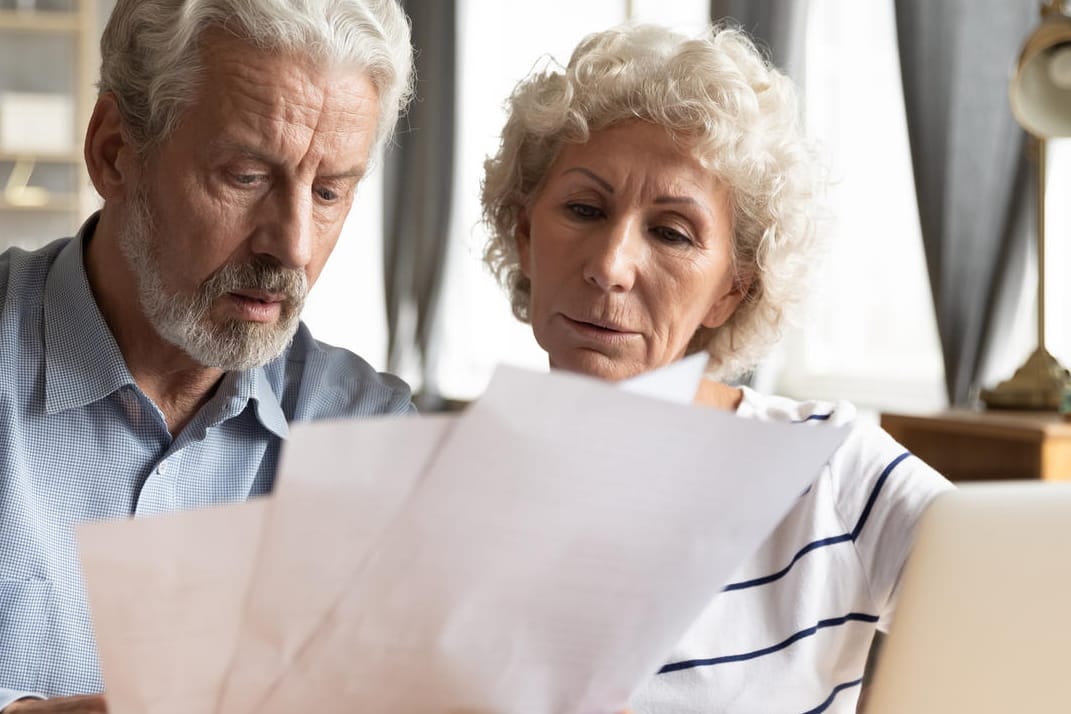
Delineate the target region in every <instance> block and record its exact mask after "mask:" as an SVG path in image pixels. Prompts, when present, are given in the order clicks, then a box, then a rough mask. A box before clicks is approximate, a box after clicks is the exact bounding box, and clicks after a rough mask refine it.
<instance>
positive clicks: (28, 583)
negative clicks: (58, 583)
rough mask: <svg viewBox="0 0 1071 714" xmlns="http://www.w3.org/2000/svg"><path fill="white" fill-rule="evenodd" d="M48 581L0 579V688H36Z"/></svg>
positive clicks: (45, 636)
mask: <svg viewBox="0 0 1071 714" xmlns="http://www.w3.org/2000/svg"><path fill="white" fill-rule="evenodd" d="M51 599H52V586H51V584H50V583H49V582H48V581H47V580H18V579H11V578H0V687H2V688H5V689H16V690H27V691H33V690H36V689H37V687H38V681H39V676H40V672H41V664H42V661H43V659H44V655H45V653H44V649H45V643H46V642H47V641H48V632H49V625H50V610H51V608H50V603H51Z"/></svg>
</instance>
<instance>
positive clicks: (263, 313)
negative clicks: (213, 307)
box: [227, 290, 286, 322]
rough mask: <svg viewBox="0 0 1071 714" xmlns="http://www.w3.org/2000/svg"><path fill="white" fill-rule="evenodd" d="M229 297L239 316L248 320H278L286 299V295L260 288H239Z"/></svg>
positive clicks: (229, 294) (228, 295)
mask: <svg viewBox="0 0 1071 714" xmlns="http://www.w3.org/2000/svg"><path fill="white" fill-rule="evenodd" d="M227 297H229V298H230V300H229V302H230V305H231V307H232V309H233V310H234V311H235V312H236V313H237V315H238V318H239V319H240V320H245V321H247V322H277V321H278V320H279V316H280V314H281V313H282V309H283V304H284V303H285V301H286V296H285V295H279V294H276V293H267V292H263V291H259V290H239V291H237V292H232V293H228V294H227Z"/></svg>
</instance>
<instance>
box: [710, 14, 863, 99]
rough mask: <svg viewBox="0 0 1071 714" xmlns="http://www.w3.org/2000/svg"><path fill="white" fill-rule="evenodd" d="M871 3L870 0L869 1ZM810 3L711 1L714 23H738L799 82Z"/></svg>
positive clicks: (774, 61)
mask: <svg viewBox="0 0 1071 714" xmlns="http://www.w3.org/2000/svg"><path fill="white" fill-rule="evenodd" d="M868 1H869V0H868ZM806 10H807V0H711V2H710V17H711V19H713V20H714V22H719V21H721V20H724V19H731V20H733V21H735V23H736V24H737V25H739V26H740V27H741V28H743V29H744V30H747V31H748V33H750V34H751V36H752V37H753V38H754V39H755V41H756V42H757V43H758V44H759V46H760V47H763V48H765V49H768V50H769V53H770V59H771V60H773V63H774V64H775V65H777V66H778V67H780V68H781V69H783V70H785V72H786V73H788V75H789V76H791V77H792V78H793V79H794V80H796V82H797V83H799V82H802V81H803V45H804V33H805V30H806Z"/></svg>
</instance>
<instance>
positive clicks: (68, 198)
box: [0, 192, 79, 213]
mask: <svg viewBox="0 0 1071 714" xmlns="http://www.w3.org/2000/svg"><path fill="white" fill-rule="evenodd" d="M0 210H3V211H19V212H25V213H74V212H76V211H78V210H79V205H78V196H76V195H74V194H70V193H57V194H52V196H51V197H50V198H49V199H48V201H47V202H45V203H43V204H41V205H24V204H21V203H11V202H10V201H8V200H7V199H6V198H4V195H3V193H2V192H0Z"/></svg>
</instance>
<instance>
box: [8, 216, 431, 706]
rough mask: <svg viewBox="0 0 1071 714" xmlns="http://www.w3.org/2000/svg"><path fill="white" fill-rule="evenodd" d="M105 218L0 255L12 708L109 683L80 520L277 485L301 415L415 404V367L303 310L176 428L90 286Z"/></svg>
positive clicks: (239, 495)
mask: <svg viewBox="0 0 1071 714" xmlns="http://www.w3.org/2000/svg"><path fill="white" fill-rule="evenodd" d="M95 225H96V220H95V217H94V218H91V219H90V220H89V221H87V223H86V225H85V226H83V228H82V230H81V231H80V232H79V235H78V236H77V237H75V238H74V239H63V240H58V241H56V242H54V243H51V244H50V245H48V246H46V247H44V248H42V249H40V250H37V251H35V252H31V253H28V252H25V251H22V250H19V249H11V250H8V251H7V252H5V253H3V254H0V710H2V709H3V708H4V707H6V706H7V705H8V704H10V703H11V702H12V701H14V700H15V699H17V698H19V697H21V696H25V695H27V694H31V693H36V694H39V695H47V696H54V695H68V694H85V693H92V692H99V691H101V690H102V689H103V688H104V684H103V682H102V681H101V676H100V670H99V667H98V664H97V655H96V645H95V642H94V639H93V631H92V627H91V624H90V618H89V613H88V610H87V606H86V599H85V592H84V590H83V584H82V575H81V571H80V568H79V563H78V556H77V553H76V549H75V541H74V538H73V526H74V525H75V524H77V523H79V522H81V521H87V520H95V519H101V518H117V517H125V516H131V515H133V516H136V517H137V516H146V515H151V514H155V513H162V512H165V511H173V510H176V509H182V508H188V507H193V506H203V505H206V504H212V503H222V502H228V501H240V500H243V499H245V498H248V497H250V496H255V495H259V494H264V493H266V492H268V491H269V490H271V486H272V479H273V478H274V474H275V466H276V461H277V459H278V454H279V446H280V443H281V440H282V439H285V438H286V435H287V422H291V421H307V420H311V419H324V418H332V417H349V416H371V415H377V414H398V413H405V412H407V411H411V410H412V404H411V402H410V393H409V388H408V387H407V386H406V385H405V383H404V382H402V381H401V380H399V379H397V378H395V377H392V376H390V375H384V374H377V373H376V372H375V371H374V370H373V369H372V368H371V367H370V366H369V365H368V364H367V363H366V362H365V361H364V360H362V359H361V358H359V357H357V356H356V355H354V354H352V353H350V352H347V351H346V350H342V349H338V348H334V347H329V346H327V345H323V344H321V343H319V342H317V341H315V340H314V339H312V337H311V336H310V335H309V332H308V330H307V329H306V328H305V326H304V325H302V326H301V327H300V328H299V330H298V332H297V335H296V336H295V338H294V340H293V342H292V344H291V346H290V347H289V348H288V349H287V351H286V352H285V353H284V354H283V355H282V356H280V357H279V358H277V359H275V360H274V361H272V362H271V363H269V364H267V365H266V366H264V367H261V368H257V369H252V370H248V371H244V372H233V373H229V374H227V375H226V376H225V377H224V378H223V380H222V382H221V383H220V385H219V388H218V389H217V391H216V393H215V395H214V396H213V397H212V398H211V400H210V401H209V402H208V403H207V404H205V405H204V407H202V408H201V410H200V411H199V412H198V413H197V415H196V416H195V417H194V418H193V419H192V420H191V421H190V423H189V424H188V425H187V426H186V428H185V429H184V430H183V431H182V432H181V433H180V434H179V435H178V436H177V437H176V438H172V437H171V435H170V434H169V433H168V430H167V426H166V424H165V422H164V418H163V415H162V413H161V412H160V410H159V409H158V408H157V407H156V406H155V405H154V404H153V403H152V401H150V400H149V398H148V397H146V396H145V394H144V393H142V391H141V390H140V389H138V386H137V385H136V384H135V383H134V380H133V378H132V377H131V375H130V371H129V370H128V369H127V367H126V363H125V362H124V360H123V356H122V354H121V353H120V352H119V347H118V345H117V344H116V342H115V339H114V338H113V337H112V334H111V332H110V331H109V329H108V327H107V325H106V324H105V322H104V319H103V317H102V316H101V314H100V311H99V310H98V309H97V305H96V302H95V301H94V299H93V295H92V293H91V292H90V288H89V283H88V281H87V279H86V274H85V269H84V267H83V262H82V248H83V243H84V242H85V241H87V240H89V238H90V237H91V236H92V232H93V229H94V227H95Z"/></svg>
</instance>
